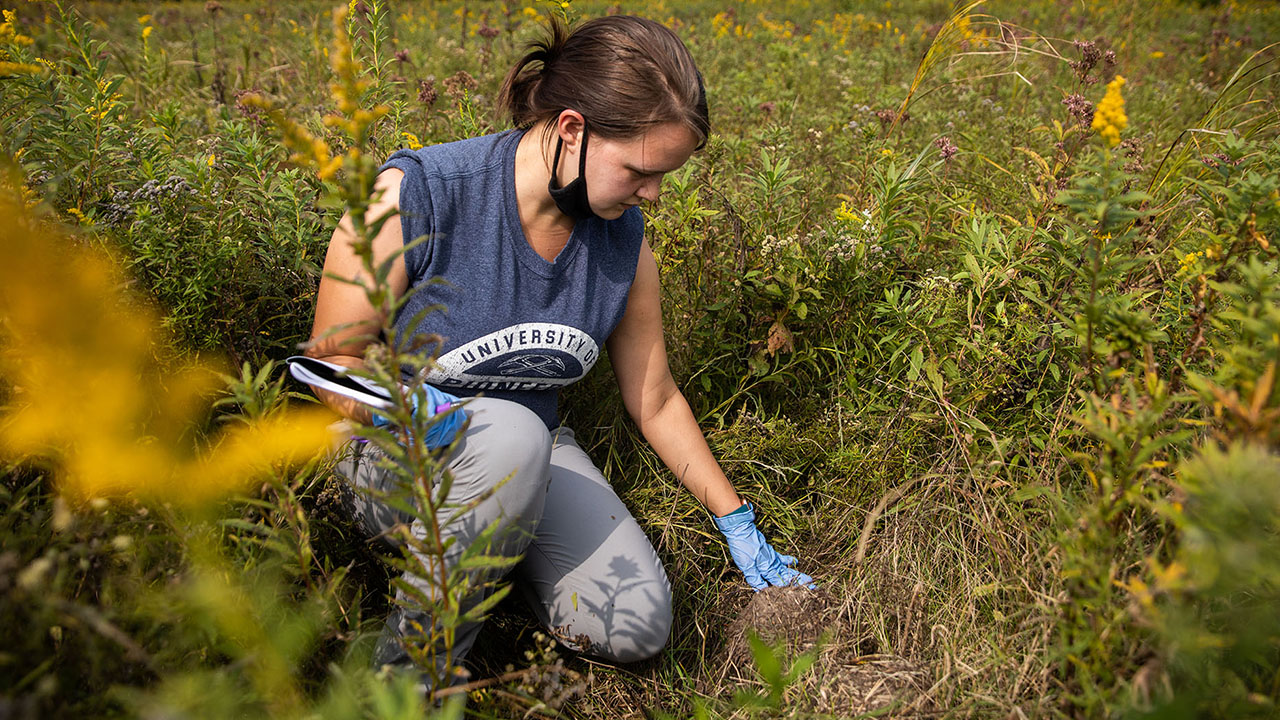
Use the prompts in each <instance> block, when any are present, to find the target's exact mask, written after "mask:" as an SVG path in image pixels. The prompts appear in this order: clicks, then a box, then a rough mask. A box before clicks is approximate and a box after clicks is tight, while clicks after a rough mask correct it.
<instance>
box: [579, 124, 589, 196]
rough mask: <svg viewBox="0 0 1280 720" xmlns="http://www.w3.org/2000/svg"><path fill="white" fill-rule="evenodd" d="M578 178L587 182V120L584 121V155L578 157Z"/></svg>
mask: <svg viewBox="0 0 1280 720" xmlns="http://www.w3.org/2000/svg"><path fill="white" fill-rule="evenodd" d="M578 177H580V178H583V180H582V181H583V182H586V177H587V119H586V118H583V119H582V153H581V154H580V155H578Z"/></svg>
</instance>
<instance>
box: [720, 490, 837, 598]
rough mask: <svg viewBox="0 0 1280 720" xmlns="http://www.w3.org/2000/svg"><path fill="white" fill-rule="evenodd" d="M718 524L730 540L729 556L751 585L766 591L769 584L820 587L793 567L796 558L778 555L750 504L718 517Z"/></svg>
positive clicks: (811, 588)
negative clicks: (764, 533)
mask: <svg viewBox="0 0 1280 720" xmlns="http://www.w3.org/2000/svg"><path fill="white" fill-rule="evenodd" d="M715 523H716V527H717V528H720V532H722V533H724V537H725V539H726V540H728V542H729V555H730V556H731V557H733V562H734V563H735V564H736V565H737V566H738V569H739V570H741V571H742V574H743V576H745V577H746V579H747V583H748V584H750V585H751V587H753V588H755V589H756V590H763V589H765V588H766V587H769V586H770V585H777V586H783V585H801V586H804V587H807V588H809V589H810V590H813V589H815V588H817V585H815V584H814V582H813V578H811V577H809V576H808V575H805V574H804V573H802V572H800V571H799V570H796V569H795V568H794V567H792V566H793V565H795V564H796V559H795V558H794V557H792V556H790V555H782V554H779V553H778V551H777V550H774V549H773V546H771V545H769V542H768V541H767V540H765V539H764V535H762V534H761V533H760V530H759V529H758V528H756V512H755V508H754V507H752V505H751V503H747V504H745V505H743V506H742V507H741V508H739V509H737V510H735V511H733V512H731V513H729V514H728V515H724V516H721V517H717V518H715Z"/></svg>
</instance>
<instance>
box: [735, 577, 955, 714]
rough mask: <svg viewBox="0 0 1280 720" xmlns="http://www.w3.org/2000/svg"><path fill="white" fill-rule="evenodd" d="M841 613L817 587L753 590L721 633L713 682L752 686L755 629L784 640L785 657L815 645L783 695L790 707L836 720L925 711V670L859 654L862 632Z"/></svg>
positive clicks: (834, 601) (767, 638) (769, 638)
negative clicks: (811, 659)
mask: <svg viewBox="0 0 1280 720" xmlns="http://www.w3.org/2000/svg"><path fill="white" fill-rule="evenodd" d="M847 610H848V608H847V607H843V606H842V603H841V601H840V600H838V599H837V598H836V597H835V596H833V595H832V594H831V593H829V592H827V591H825V590H822V589H819V590H807V589H804V588H797V587H787V588H777V587H775V588H766V589H764V590H761V591H760V592H758V593H755V594H754V595H753V596H752V597H751V599H750V601H749V602H748V603H747V604H746V606H745V607H744V608H743V609H742V610H741V611H740V612H739V613H738V615H737V617H736V618H734V620H733V621H732V622H731V623H730V624H729V626H728V628H727V630H726V639H725V647H724V650H723V651H722V654H721V672H720V676H719V677H718V678H716V684H717V685H719V686H720V687H721V688H729V687H735V688H736V687H743V686H752V685H755V684H757V683H758V676H757V674H756V672H755V670H754V669H753V668H754V666H755V662H754V659H753V657H752V655H751V645H750V641H749V639H748V638H749V633H750V632H754V633H755V634H756V635H758V636H759V637H760V639H762V640H764V641H765V642H766V643H768V644H770V645H776V644H778V643H779V642H781V643H784V644H785V647H786V655H787V657H788V658H792V659H794V658H795V657H796V656H797V655H799V654H800V653H804V652H809V651H812V650H814V649H815V648H817V652H818V658H817V661H816V662H815V663H814V665H813V667H812V668H810V670H809V671H808V672H807V673H805V675H804V676H803V677H802V678H801V679H800V680H799V681H798V683H797V685H798V686H799V687H797V688H796V691H795V692H794V693H789V697H788V700H789V702H796V703H802V704H804V705H807V706H809V707H808V709H810V710H813V711H815V712H820V713H824V714H825V713H830V714H835V715H838V716H845V715H849V716H853V715H858V714H862V713H870V712H877V711H888V712H889V713H890V716H892V717H910V716H912V715H913V714H914V713H916V712H919V711H921V710H927V709H928V705H929V703H928V700H927V698H926V697H925V692H926V688H928V686H929V682H930V679H929V673H928V672H926V670H925V669H924V668H922V667H921V666H920V665H918V664H917V663H915V662H913V661H912V660H910V659H908V658H905V657H901V656H897V655H886V654H862V653H859V652H858V647H859V643H860V642H861V641H862V640H863V638H862V637H861V636H862V635H863V633H860V632H858V631H857V629H856V628H854V627H852V626H851V624H850V622H849V620H848V618H849V613H848V612H847Z"/></svg>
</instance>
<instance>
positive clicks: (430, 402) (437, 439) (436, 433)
mask: <svg viewBox="0 0 1280 720" xmlns="http://www.w3.org/2000/svg"><path fill="white" fill-rule="evenodd" d="M422 388H423V390H424V391H425V392H426V396H427V408H428V413H429V414H428V415H427V417H429V418H430V417H435V416H436V415H441V416H442V417H441V418H440V419H439V420H437V421H435V422H434V423H432V424H431V427H429V428H427V449H428V450H435V449H436V448H439V447H444V446H445V445H448V444H449V443H451V442H453V438H454V437H455V436H456V435H457V434H458V431H459V430H461V429H462V424H463V423H464V422H466V420H467V415H466V413H465V412H463V410H462V407H461V406H460V405H459V404H458V403H459V399H458V397H457V396H455V395H450V394H449V393H447V392H443V391H440V390H437V389H435V388H434V387H432V386H430V385H423V386H422ZM419 397H420V396H419V395H418V393H414V395H413V414H414V415H417V414H418V411H419V410H421V409H422V408H421V406H419V405H418V398H419ZM372 415H373V426H374V427H376V428H383V427H386V426H388V425H390V424H391V418H389V417H387V416H386V415H383V414H382V413H380V412H378V411H377V410H374V411H372Z"/></svg>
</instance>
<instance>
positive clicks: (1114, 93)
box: [1093, 75, 1129, 147]
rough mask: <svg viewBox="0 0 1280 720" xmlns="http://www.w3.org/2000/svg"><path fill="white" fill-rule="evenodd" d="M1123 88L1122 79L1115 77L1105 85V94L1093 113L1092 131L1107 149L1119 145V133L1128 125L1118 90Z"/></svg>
mask: <svg viewBox="0 0 1280 720" xmlns="http://www.w3.org/2000/svg"><path fill="white" fill-rule="evenodd" d="M1123 86H1124V78H1123V77H1121V76H1119V75H1117V76H1116V77H1115V79H1114V80H1112V81H1111V82H1109V83H1107V92H1106V94H1105V95H1103V97H1102V100H1101V101H1099V102H1098V107H1097V109H1096V110H1094V112H1093V129H1094V130H1097V131H1098V134H1099V135H1101V136H1102V139H1103V140H1105V141H1106V142H1107V146H1108V147H1115V146H1116V145H1119V144H1120V131H1121V130H1124V129H1125V128H1126V127H1128V125H1129V118H1128V117H1127V116H1125V114H1124V95H1122V94H1121V92H1120V88H1121V87H1123Z"/></svg>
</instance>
